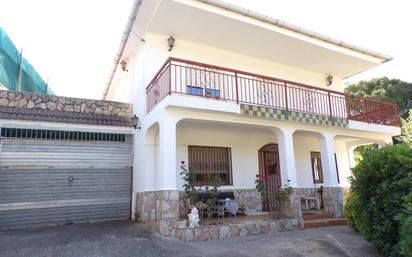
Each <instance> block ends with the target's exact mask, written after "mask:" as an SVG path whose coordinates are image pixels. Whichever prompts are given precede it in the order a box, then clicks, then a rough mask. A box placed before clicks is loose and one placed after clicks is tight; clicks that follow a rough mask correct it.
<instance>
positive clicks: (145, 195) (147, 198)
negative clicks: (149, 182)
mask: <svg viewBox="0 0 412 257" xmlns="http://www.w3.org/2000/svg"><path fill="white" fill-rule="evenodd" d="M136 218H137V221H139V222H142V223H146V224H149V225H151V226H152V227H154V229H155V230H157V231H158V232H159V233H160V234H161V235H162V236H174V234H175V229H176V227H177V224H178V220H179V191H177V190H162V191H150V192H139V193H137V194H136Z"/></svg>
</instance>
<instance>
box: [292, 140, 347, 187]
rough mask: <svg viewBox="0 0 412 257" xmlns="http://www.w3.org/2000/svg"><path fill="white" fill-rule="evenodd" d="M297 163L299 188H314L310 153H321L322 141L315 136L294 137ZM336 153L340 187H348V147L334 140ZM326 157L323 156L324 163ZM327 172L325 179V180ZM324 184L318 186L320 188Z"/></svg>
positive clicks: (342, 142)
mask: <svg viewBox="0 0 412 257" xmlns="http://www.w3.org/2000/svg"><path fill="white" fill-rule="evenodd" d="M293 140H294V149H295V161H296V173H297V181H298V186H299V187H314V184H313V175H312V163H311V158H310V152H320V140H319V138H317V137H316V136H314V135H308V134H305V135H303V134H296V135H294V137H293ZM333 144H334V152H335V153H336V159H337V163H338V171H339V179H340V183H339V186H341V187H348V186H349V181H348V177H349V176H350V175H351V171H350V163H349V157H348V152H347V146H346V143H345V142H344V141H340V140H334V142H333ZM324 158H325V157H324V156H321V159H322V161H323V159H324ZM325 172H326V171H325V170H323V173H324V174H323V178H324V180H325ZM320 185H323V183H322V184H317V187H319V186H320Z"/></svg>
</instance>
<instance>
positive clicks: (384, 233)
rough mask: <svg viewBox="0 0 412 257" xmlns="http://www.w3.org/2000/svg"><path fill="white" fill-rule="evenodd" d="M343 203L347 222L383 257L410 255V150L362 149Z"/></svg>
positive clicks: (399, 147)
mask: <svg viewBox="0 0 412 257" xmlns="http://www.w3.org/2000/svg"><path fill="white" fill-rule="evenodd" d="M361 155H362V158H361V160H360V161H359V163H358V164H357V165H356V166H355V168H353V173H352V176H351V177H350V182H351V189H350V192H349V195H348V198H347V200H346V203H345V215H346V217H347V218H348V223H349V225H350V226H351V227H352V228H354V229H355V230H357V231H359V232H360V233H361V234H362V235H363V236H364V237H365V238H366V239H367V240H368V241H370V242H371V243H372V244H373V245H375V246H376V247H377V248H378V250H379V251H380V252H381V253H382V254H384V255H385V256H390V257H397V256H412V149H411V148H410V146H409V145H406V144H400V145H387V146H385V147H382V148H380V149H372V148H365V150H364V151H362V152H361Z"/></svg>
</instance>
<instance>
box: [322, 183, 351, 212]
mask: <svg viewBox="0 0 412 257" xmlns="http://www.w3.org/2000/svg"><path fill="white" fill-rule="evenodd" d="M348 191H349V188H346V187H324V188H323V208H324V210H325V211H326V212H327V213H329V214H331V215H332V216H333V217H335V218H343V217H344V214H343V206H344V204H345V199H346V194H347V193H348Z"/></svg>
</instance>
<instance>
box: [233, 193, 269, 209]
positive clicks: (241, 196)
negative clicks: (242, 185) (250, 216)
mask: <svg viewBox="0 0 412 257" xmlns="http://www.w3.org/2000/svg"><path fill="white" fill-rule="evenodd" d="M231 191H233V192H234V194H235V200H236V202H237V203H238V204H239V205H241V206H243V208H245V211H246V214H247V213H254V212H258V211H262V199H261V196H260V193H259V192H257V191H256V189H255V188H252V189H234V190H231Z"/></svg>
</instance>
